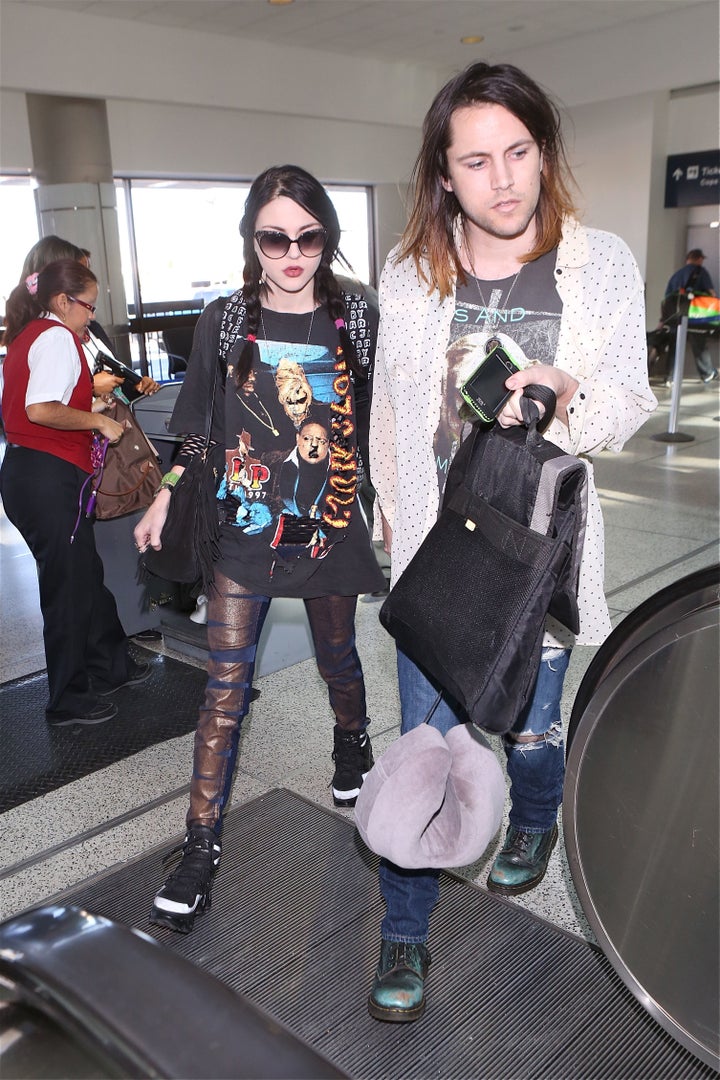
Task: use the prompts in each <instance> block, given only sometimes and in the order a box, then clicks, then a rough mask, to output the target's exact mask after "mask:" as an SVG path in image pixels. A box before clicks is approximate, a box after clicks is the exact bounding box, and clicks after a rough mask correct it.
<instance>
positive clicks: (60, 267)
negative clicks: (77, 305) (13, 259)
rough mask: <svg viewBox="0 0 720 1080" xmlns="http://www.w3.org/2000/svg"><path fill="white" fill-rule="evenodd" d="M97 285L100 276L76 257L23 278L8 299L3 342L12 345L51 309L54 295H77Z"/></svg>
mask: <svg viewBox="0 0 720 1080" xmlns="http://www.w3.org/2000/svg"><path fill="white" fill-rule="evenodd" d="M95 284H97V278H96V277H95V275H94V274H93V272H92V270H88V269H87V267H86V266H83V264H82V263H79V262H76V261H75V259H58V260H57V261H56V262H52V263H49V264H48V265H47V266H46V267H45V269H44V270H41V271H40V273H39V274H37V275H34V274H32V275H30V280H26V281H21V282H20V284H19V285H16V286H15V288H14V289H13V291H12V292H11V293H10V295H9V296H8V298H7V303H6V305H5V333H4V334H3V345H9V344H10V342H11V341H14V340H15V338H16V337H17V336H18V334H19V333H20V332H21V331H22V330H24V329H25V327H26V326H27V325H28V323H31V322H32V321H33V319H37V318H38V317H39V316H40V315H42V313H43V312H44V311H49V310H50V302H51V300H52V298H53V297H54V296H58V295H59V294H60V293H65V294H66V295H68V296H77V294H78V293H82V292H85V290H86V289H89V288H90V286H91V285H95Z"/></svg>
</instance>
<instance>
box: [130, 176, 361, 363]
mask: <svg viewBox="0 0 720 1080" xmlns="http://www.w3.org/2000/svg"><path fill="white" fill-rule="evenodd" d="M116 188H117V202H118V221H119V226H120V245H121V260H122V270H123V280H124V287H125V295H126V299H127V303H128V312H129V316H130V326H131V330H132V331H133V336H132V339H131V353H132V357H133V362H134V363H135V364H136V365H139V366H140V367H142V368H143V369H144V368H145V365H147V370H148V371H149V372H150V374H152V375H153V376H154V377H155V378H156V379H166V378H168V377H172V376H173V375H176V374H179V373H180V372H181V371H182V370H183V369H184V361H183V356H184V357H187V354H188V352H189V348H190V342H191V341H192V328H193V326H194V324H195V322H196V321H197V317H198V315H199V313H200V312H201V311H202V309H203V307H204V306H205V305H206V304H207V303H209V302H210V301H211V300H213V299H214V298H215V297H217V296H221V295H228V294H229V293H231V292H233V291H234V290H235V289H237V288H239V287H240V286H241V285H242V268H243V254H242V241H241V239H240V232H239V225H240V219H241V218H242V215H243V211H244V207H245V199H246V198H247V194H248V191H249V189H250V185H249V183H239V182H238V183H219V182H215V181H201V180H172V179H168V180H134V179H126V180H118V181H116ZM327 190H328V193H329V195H330V198H331V199H332V200H333V203H334V205H335V208H336V210H337V214H338V218H339V221H340V229H341V243H340V250H341V252H342V255H343V256H344V258H345V259H346V260H347V263H348V264H349V267H352V270H350V269H349V267H348V266H346V265H345V264H344V263H343V262H342V261H340V260H338V261H337V263H336V265H335V270H336V272H337V273H339V274H342V275H344V276H352V275H353V274H354V276H356V277H357V278H358V279H359V280H360V281H361V282H365V283H369V274H370V265H371V248H370V236H371V230H370V214H369V206H370V200H369V192H368V189H367V188H359V187H328V189H327Z"/></svg>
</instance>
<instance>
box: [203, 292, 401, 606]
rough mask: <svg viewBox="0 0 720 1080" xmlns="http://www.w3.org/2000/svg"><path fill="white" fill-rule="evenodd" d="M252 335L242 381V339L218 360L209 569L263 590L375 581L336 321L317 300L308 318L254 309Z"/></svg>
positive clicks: (325, 589)
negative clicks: (257, 313)
mask: <svg viewBox="0 0 720 1080" xmlns="http://www.w3.org/2000/svg"><path fill="white" fill-rule="evenodd" d="M263 333H264V334H265V335H266V337H263V336H261V335H263ZM257 337H258V340H257V344H256V360H255V364H254V367H253V370H252V372H251V374H250V377H249V378H248V379H247V380H246V382H245V383H244V385H243V386H241V387H238V385H237V382H236V379H235V363H236V360H237V357H238V355H239V353H240V352H241V350H242V348H243V346H244V340H241V341H238V342H237V344H236V345H235V346H234V347H233V349H232V350H231V352H230V355H229V357H228V377H227V382H226V387H225V433H226V435H225V442H226V453H225V475H224V477H223V479H222V483H221V486H220V489H219V491H218V499H219V500H220V502H221V522H222V529H221V553H222V554H221V560H220V564H219V569H220V571H221V573H223V574H225V575H226V576H228V577H229V578H231V580H234V581H237V582H238V583H239V584H242V585H244V586H246V587H249V588H253V589H256V590H257V591H258V592H259V593H260V594H262V595H267V596H278V595H279V596H301V597H309V596H320V595H327V594H330V593H336V594H339V595H354V594H356V593H359V592H370V591H373V590H375V589H378V588H381V587H382V584H383V579H382V574H381V572H380V570H379V568H378V565H377V561H376V559H375V555H374V552H373V550H372V547H371V543H370V537H369V534H368V528H367V523H366V521H365V519H364V517H363V515H362V511H361V509H360V504H359V502H358V501H357V498H356V490H355V489H356V484H357V449H356V444H357V435H356V422H355V405H354V392H353V386H352V382H351V379H350V377H349V375H348V374H347V372H346V370H345V368H344V365H343V364H342V363H341V358H339V356H338V343H339V339H338V332H337V329H336V328H335V326H334V325H333V323H332V322H331V320H330V318H329V316H328V314H327V312H326V311H325V310H324V309H318V310H317V311H316V312H315V314H314V316H313V318H312V321H311V315H310V313H307V314H301V315H295V314H285V313H279V312H273V311H268V310H263V322H262V324H261V328H260V330H259V332H258V335H257ZM378 575H379V578H378Z"/></svg>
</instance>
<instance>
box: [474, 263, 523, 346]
mask: <svg viewBox="0 0 720 1080" xmlns="http://www.w3.org/2000/svg"><path fill="white" fill-rule="evenodd" d="M464 247H465V253H466V255H467V260H468V262H469V263H470V271H471V273H472V276H473V278H474V280H475V285H476V287H477V291H478V295H479V297H480V300H481V301H482V306H483V307H484V308H485V326H486V328H487V329H488V330H489V331H490V332H491V333H493V334H494V333H495V331H496V330H497V325H498V323H499V322H500V304H501V302H502V294H503V290H502V289H493V291H492V292H491V293H490V303H488V302H487V301H486V299H485V297H484V296H483V291H482V289H481V288H480V279H479V278H478V276H477V274H476V273H475V267H474V265H473V261H472V256H471V254H470V249H469V247H468V245H467V242H465V244H464ZM524 265H525V264H524V263H523V266H524ZM523 266H521V267H520V269H519V270H518V272H517V274H516V275H515V277H514V278H513V279H512V281H511V283H510V288H509V289H508V291H507V296H506V297H505V300H504V302H503V307H504V308H505V309H506V310H507V306H508V302H509V300H510V294H511V293H512V291H513V289H514V288H515V285H516V284H517V279H518V278H519V277H520V274H521V273H522V270H523Z"/></svg>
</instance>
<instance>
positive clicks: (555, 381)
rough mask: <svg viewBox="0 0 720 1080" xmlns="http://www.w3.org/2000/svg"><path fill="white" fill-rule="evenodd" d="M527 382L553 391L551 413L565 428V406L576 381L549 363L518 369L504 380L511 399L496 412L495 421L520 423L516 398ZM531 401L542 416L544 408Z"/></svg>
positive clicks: (519, 410)
mask: <svg viewBox="0 0 720 1080" xmlns="http://www.w3.org/2000/svg"><path fill="white" fill-rule="evenodd" d="M531 383H537V384H539V385H540V386H549V387H550V389H551V390H554V391H555V397H556V398H557V405H556V406H555V416H556V417H557V418H558V420H560V421H561V422H562V423H563V424H565V426H566V427H567V407H568V405H569V404H570V402H571V400H572V398H573V396H574V394H575V391H576V390H577V388H578V386H579V385H580V383H579V382H578V381H577V379H574V378H573V377H572V375H569V374H568V373H567V371H563V370H562V368H556V367H553V366H552V365H550V364H531V365H530V367H526V368H523V370H522V371H518V372H516V373H515V374H514V375H511V376H510V378H509V379H508V380H507V381H506V383H505V386H506V387H507V388H508V390H513V391H515V392H514V393H513V395H512V397H511V398H508V400H507V401H506V402H505V404H504V405H503V407H502V409H501V411H500V412H499V413H498V416H497V422H498V424H499V425H500V427H504V428H508V427H513V426H515V425H517V424H522V422H523V418H522V410H521V408H520V398H521V397H522V392H523V388H524V387H526V386H530V385H531ZM535 404H536V405H537V407H538V409H539V411H540V415H541V416H542V415H543V413H544V412H545V407H544V406H543V405H541V403H540V402H539V401H537V402H536V403H535Z"/></svg>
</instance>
